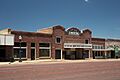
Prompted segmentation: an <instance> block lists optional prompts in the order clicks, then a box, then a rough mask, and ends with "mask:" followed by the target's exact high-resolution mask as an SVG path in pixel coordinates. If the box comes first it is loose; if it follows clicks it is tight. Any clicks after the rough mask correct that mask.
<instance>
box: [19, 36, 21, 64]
mask: <svg viewBox="0 0 120 80" xmlns="http://www.w3.org/2000/svg"><path fill="white" fill-rule="evenodd" d="M21 41H22V36H21V35H20V36H19V42H20V44H19V45H20V49H19V62H22V59H21V52H22V51H21Z"/></svg>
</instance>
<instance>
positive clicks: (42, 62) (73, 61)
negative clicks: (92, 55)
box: [0, 59, 120, 66]
mask: <svg viewBox="0 0 120 80" xmlns="http://www.w3.org/2000/svg"><path fill="white" fill-rule="evenodd" d="M103 61H104V62H106V61H120V59H87V60H55V59H45V60H33V61H22V62H18V61H15V62H12V63H10V62H0V66H2V65H14V64H16V65H17V64H20V65H21V64H55V63H80V62H103Z"/></svg>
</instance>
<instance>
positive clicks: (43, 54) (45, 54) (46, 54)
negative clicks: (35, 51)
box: [39, 49, 50, 57]
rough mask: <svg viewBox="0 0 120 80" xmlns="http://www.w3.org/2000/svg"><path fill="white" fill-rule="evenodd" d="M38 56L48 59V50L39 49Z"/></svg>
mask: <svg viewBox="0 0 120 80" xmlns="http://www.w3.org/2000/svg"><path fill="white" fill-rule="evenodd" d="M39 56H40V57H49V56H50V50H49V49H39Z"/></svg>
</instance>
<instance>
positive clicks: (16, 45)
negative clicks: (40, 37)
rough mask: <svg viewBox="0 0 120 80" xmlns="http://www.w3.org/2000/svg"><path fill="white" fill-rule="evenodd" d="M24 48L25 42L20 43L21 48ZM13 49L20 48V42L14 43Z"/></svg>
mask: <svg viewBox="0 0 120 80" xmlns="http://www.w3.org/2000/svg"><path fill="white" fill-rule="evenodd" d="M26 46H27V44H26V42H21V47H26ZM14 47H20V42H15V43H14Z"/></svg>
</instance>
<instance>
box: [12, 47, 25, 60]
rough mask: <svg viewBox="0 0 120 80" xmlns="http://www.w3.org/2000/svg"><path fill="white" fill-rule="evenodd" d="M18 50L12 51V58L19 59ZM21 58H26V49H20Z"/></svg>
mask: <svg viewBox="0 0 120 80" xmlns="http://www.w3.org/2000/svg"><path fill="white" fill-rule="evenodd" d="M19 51H20V49H14V57H15V58H19ZM21 58H26V49H21Z"/></svg>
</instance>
